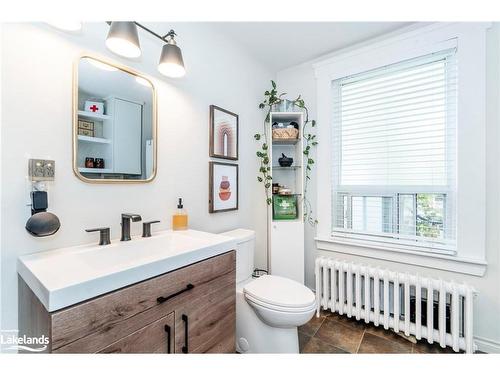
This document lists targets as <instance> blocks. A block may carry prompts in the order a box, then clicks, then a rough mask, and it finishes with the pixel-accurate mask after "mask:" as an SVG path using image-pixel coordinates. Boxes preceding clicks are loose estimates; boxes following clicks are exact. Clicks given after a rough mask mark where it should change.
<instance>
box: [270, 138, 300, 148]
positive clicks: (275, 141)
mask: <svg viewBox="0 0 500 375" xmlns="http://www.w3.org/2000/svg"><path fill="white" fill-rule="evenodd" d="M297 142H299V138H294V139H279V138H273V145H274V146H281V145H285V146H287V145H296V144H297Z"/></svg>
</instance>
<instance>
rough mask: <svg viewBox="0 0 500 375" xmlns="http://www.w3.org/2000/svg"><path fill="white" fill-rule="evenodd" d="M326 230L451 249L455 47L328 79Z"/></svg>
mask: <svg viewBox="0 0 500 375" xmlns="http://www.w3.org/2000/svg"><path fill="white" fill-rule="evenodd" d="M333 97H334V111H333V153H334V154H333V165H332V167H333V184H332V189H333V196H332V202H333V210H332V212H333V218H332V224H333V225H332V226H333V228H332V229H333V235H334V236H344V237H351V238H356V239H359V240H368V241H393V242H397V243H398V244H399V245H403V246H411V247H412V248H413V247H415V246H418V248H419V249H420V250H424V251H432V252H443V253H446V254H449V253H453V252H454V250H455V248H456V230H455V227H456V220H455V215H456V207H455V206H456V204H455V198H456V188H455V186H456V184H455V180H456V173H455V169H456V165H455V164H456V156H455V154H456V137H455V133H456V103H457V69H456V61H455V50H448V51H443V52H439V53H434V54H431V55H427V56H423V57H419V58H415V59H411V60H407V61H403V62H400V63H397V64H392V65H389V66H385V67H383V68H378V69H375V70H371V71H368V72H364V73H360V74H356V75H353V76H349V77H345V78H341V79H337V80H335V81H334V82H333Z"/></svg>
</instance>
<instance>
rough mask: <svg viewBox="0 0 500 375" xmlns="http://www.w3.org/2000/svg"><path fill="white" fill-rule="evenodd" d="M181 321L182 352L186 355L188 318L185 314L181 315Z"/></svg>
mask: <svg viewBox="0 0 500 375" xmlns="http://www.w3.org/2000/svg"><path fill="white" fill-rule="evenodd" d="M182 321H183V322H184V346H183V347H182V352H183V353H188V316H187V315H186V314H182Z"/></svg>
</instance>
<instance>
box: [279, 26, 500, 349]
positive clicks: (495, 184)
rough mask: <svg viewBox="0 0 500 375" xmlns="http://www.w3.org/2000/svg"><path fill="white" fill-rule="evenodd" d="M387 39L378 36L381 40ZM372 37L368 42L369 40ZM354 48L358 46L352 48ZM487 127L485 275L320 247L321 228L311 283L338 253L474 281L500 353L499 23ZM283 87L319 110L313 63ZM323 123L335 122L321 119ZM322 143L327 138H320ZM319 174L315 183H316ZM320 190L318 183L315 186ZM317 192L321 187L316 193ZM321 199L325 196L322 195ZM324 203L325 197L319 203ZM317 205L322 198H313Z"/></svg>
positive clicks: (482, 336)
mask: <svg viewBox="0 0 500 375" xmlns="http://www.w3.org/2000/svg"><path fill="white" fill-rule="evenodd" d="M380 39H383V38H377V40H380ZM367 44H369V42H365V43H363V45H367ZM349 49H351V50H352V49H353V47H351V48H349ZM486 75H487V87H486V106H487V130H486V165H482V166H478V168H485V169H486V172H487V177H486V185H487V187H486V202H487V205H486V207H487V209H486V246H487V250H486V260H487V262H488V267H487V270H486V274H485V275H484V277H474V276H467V275H463V274H456V273H452V272H446V271H439V270H435V269H429V268H424V267H417V266H410V265H404V264H400V263H395V262H390V261H380V260H375V259H367V258H363V257H358V256H353V255H347V254H342V253H335V252H328V251H323V252H322V251H319V250H317V249H316V245H315V242H314V236H315V231H314V230H311V229H309V228H308V230H306V237H305V248H306V270H305V273H306V284H307V285H308V286H309V287H311V288H314V258H315V257H316V256H317V255H320V254H322V255H327V256H335V257H338V258H340V259H347V260H353V261H357V262H364V263H370V264H374V265H379V266H381V267H387V268H392V269H395V270H399V271H402V272H406V271H408V272H418V273H420V274H426V275H431V276H434V277H441V278H443V279H449V280H457V281H464V282H467V283H470V284H472V285H474V286H475V287H476V288H477V290H478V291H479V296H478V299H477V303H476V305H475V311H474V313H475V318H474V329H475V331H474V332H475V336H476V342H477V344H478V345H479V349H480V350H483V351H488V352H500V324H498V320H499V318H500V288H499V285H500V230H499V228H500V193H499V192H500V165H499V159H500V151H499V149H500V130H499V124H500V111H499V105H500V95H499V91H500V25H499V24H494V26H493V27H492V29H490V30H489V31H488V36H487V72H486ZM277 84H278V88H279V90H280V91H284V92H287V93H288V95H289V96H290V97H294V96H295V95H297V94H299V93H301V94H303V97H304V99H305V100H306V103H307V104H309V106H310V107H311V109H312V113H313V117H314V115H315V113H316V97H315V96H316V80H315V77H314V70H313V68H312V62H311V63H305V64H301V65H299V66H296V67H292V68H289V69H286V70H283V71H281V72H278V74H277ZM317 126H318V127H321V126H329V124H321V123H318V125H317ZM318 141H319V142H321V139H318ZM314 181H315V180H314V176H313V184H312V185H314ZM311 187H312V188H313V189H314V186H311ZM311 195H314V197H312V196H311V198H316V197H315V191H314V190H312V194H311ZM317 199H318V200H321V197H318V198H317ZM317 203H318V204H321V202H317ZM313 207H314V208H316V207H317V204H316V201H315V200H313Z"/></svg>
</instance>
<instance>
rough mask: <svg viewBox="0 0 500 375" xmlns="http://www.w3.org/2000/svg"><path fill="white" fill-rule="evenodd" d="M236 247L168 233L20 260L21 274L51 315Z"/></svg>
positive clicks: (208, 236)
mask: <svg viewBox="0 0 500 375" xmlns="http://www.w3.org/2000/svg"><path fill="white" fill-rule="evenodd" d="M234 249H236V241H235V240H234V239H233V238H230V237H225V236H222V235H218V234H212V233H206V232H200V231H195V230H186V231H164V232H157V233H154V234H153V236H152V237H149V238H142V237H134V238H132V240H131V241H126V242H120V241H118V240H115V241H114V242H113V243H112V244H110V245H106V246H97V245H96V246H94V245H82V246H74V247H67V248H62V249H56V250H50V251H44V252H39V253H35V254H30V255H25V256H21V257H19V258H18V261H17V272H18V273H19V275H20V276H21V277H22V278H23V280H24V281H25V282H26V284H28V286H29V287H30V288H31V290H32V291H33V292H34V293H35V295H36V296H37V297H38V299H39V300H40V301H41V302H42V304H43V305H44V306H45V308H46V309H47V311H50V312H51V311H55V310H59V309H61V308H64V307H67V306H70V305H73V304H75V303H79V302H82V301H85V300H87V299H90V298H94V297H96V296H99V295H101V294H104V293H108V292H111V291H113V290H116V289H119V288H123V287H125V286H127V285H131V284H134V283H137V282H140V281H143V280H146V279H149V278H151V277H155V276H158V275H161V274H163V273H166V272H169V271H173V270H175V269H178V268H181V267H184V266H187V265H189V264H192V263H196V262H199V261H202V260H204V259H207V258H210V257H213V256H216V255H219V254H222V253H225V252H227V251H230V250H234Z"/></svg>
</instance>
